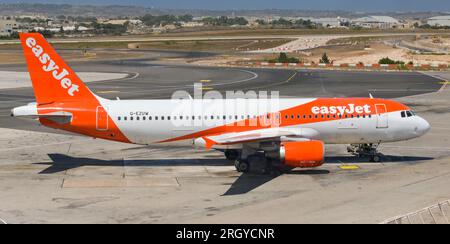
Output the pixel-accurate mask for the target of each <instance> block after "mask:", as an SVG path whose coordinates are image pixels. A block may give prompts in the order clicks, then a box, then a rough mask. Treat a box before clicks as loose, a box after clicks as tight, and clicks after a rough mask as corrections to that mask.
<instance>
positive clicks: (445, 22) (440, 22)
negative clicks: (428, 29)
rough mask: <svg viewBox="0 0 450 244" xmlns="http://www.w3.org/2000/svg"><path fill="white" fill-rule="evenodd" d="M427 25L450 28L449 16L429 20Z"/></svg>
mask: <svg viewBox="0 0 450 244" xmlns="http://www.w3.org/2000/svg"><path fill="white" fill-rule="evenodd" d="M427 24H429V25H431V26H450V15H447V16H436V17H433V18H429V19H428V21H427Z"/></svg>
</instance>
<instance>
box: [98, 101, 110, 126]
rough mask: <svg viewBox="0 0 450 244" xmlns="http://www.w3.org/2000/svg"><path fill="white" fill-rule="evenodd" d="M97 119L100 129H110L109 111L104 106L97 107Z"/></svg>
mask: <svg viewBox="0 0 450 244" xmlns="http://www.w3.org/2000/svg"><path fill="white" fill-rule="evenodd" d="M96 114H97V116H96V117H97V120H96V128H97V130H98V131H107V130H108V113H107V112H106V109H105V108H104V107H101V106H98V107H97V111H96Z"/></svg>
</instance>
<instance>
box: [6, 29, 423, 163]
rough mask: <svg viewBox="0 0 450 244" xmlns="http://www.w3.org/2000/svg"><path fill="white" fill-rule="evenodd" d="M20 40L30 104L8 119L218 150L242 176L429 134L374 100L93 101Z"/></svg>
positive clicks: (56, 64)
mask: <svg viewBox="0 0 450 244" xmlns="http://www.w3.org/2000/svg"><path fill="white" fill-rule="evenodd" d="M20 39H21V43H22V47H23V50H24V54H25V58H26V61H27V64H28V69H29V73H30V76H31V81H32V85H33V88H34V93H35V97H36V103H31V104H28V105H27V106H22V107H18V108H14V109H13V110H12V116H15V117H31V118H35V119H38V120H39V121H40V123H41V124H43V125H44V126H47V127H51V128H55V129H61V130H65V131H69V132H74V133H78V134H82V135H86V136H90V137H94V138H101V139H106V140H112V141H119V142H124V143H134V144H143V145H147V144H151V143H167V144H170V143H188V144H194V145H195V146H197V147H204V148H206V149H216V150H220V151H223V152H224V153H225V156H226V157H227V158H228V159H230V160H234V161H235V166H236V168H237V170H238V171H240V172H249V171H250V169H252V171H253V170H255V171H258V172H259V171H262V172H264V171H267V170H270V169H273V168H281V167H303V168H308V167H318V166H321V165H322V163H323V162H324V151H325V148H324V144H327V143H329V144H350V145H352V146H350V147H349V150H350V151H351V152H353V153H355V154H360V155H368V156H370V157H371V159H372V160H373V161H379V160H380V155H379V153H378V152H377V145H379V144H380V143H386V142H395V141H402V140H409V139H412V138H416V137H419V136H422V135H424V134H425V133H426V132H427V131H428V130H429V129H430V125H429V124H428V123H427V121H425V120H424V119H422V118H421V117H419V116H417V115H416V114H415V113H414V112H413V111H411V109H410V108H408V107H407V106H405V105H403V104H401V103H398V102H395V101H390V100H384V99H375V98H372V97H371V98H311V99H277V100H270V99H223V100H221V99H189V100H184V101H183V103H184V106H185V107H183V106H180V104H179V103H177V102H174V101H173V100H128V101H125V100H124V101H123V100H119V99H117V100H107V99H104V98H101V97H99V96H96V95H95V94H93V93H92V92H91V91H90V90H89V89H88V87H87V86H85V84H84V83H83V82H82V81H81V80H80V79H79V78H78V77H77V76H76V74H75V73H74V72H73V71H72V70H71V69H70V68H69V67H68V66H67V64H66V63H65V62H64V61H63V60H62V58H61V57H60V56H59V55H58V54H57V53H56V52H55V51H54V49H53V48H52V47H51V46H50V45H49V44H48V43H47V42H46V40H45V39H44V38H43V37H42V36H41V35H40V34H32V33H29V34H21V35H20ZM261 104H277V106H260V105H261ZM230 107H237V108H241V109H233V110H230V109H227V108H230ZM261 107H262V108H261ZM180 108H181V109H180ZM186 108H190V109H186ZM224 108H225V109H224ZM242 108H246V109H242ZM254 108H258V109H254ZM268 121H269V122H268Z"/></svg>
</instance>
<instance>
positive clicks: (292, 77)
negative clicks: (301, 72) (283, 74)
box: [286, 71, 298, 83]
mask: <svg viewBox="0 0 450 244" xmlns="http://www.w3.org/2000/svg"><path fill="white" fill-rule="evenodd" d="M297 74H298V72H297V71H295V74H293V75H291V77H289V79H287V80H286V83H289V81H291V80H292V79H294V77H295V76H296V75H297Z"/></svg>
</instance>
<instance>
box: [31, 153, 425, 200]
mask: <svg viewBox="0 0 450 244" xmlns="http://www.w3.org/2000/svg"><path fill="white" fill-rule="evenodd" d="M48 156H49V158H50V159H51V160H52V162H41V163H35V164H36V165H48V166H49V167H48V168H46V169H44V170H42V171H41V172H39V174H55V173H59V172H64V171H66V170H70V169H76V168H79V167H83V166H105V167H108V166H112V167H122V166H127V167H133V166H134V167H139V166H141V167H143V166H144V167H145V166H148V167H155V166H157V167H163V166H230V165H232V162H230V161H229V160H225V159H220V158H209V159H138V160H129V161H124V160H101V159H93V158H82V157H71V156H68V155H64V154H48ZM382 159H383V163H396V162H405V163H411V162H419V161H424V160H432V159H433V158H429V157H401V156H383V157H382ZM333 163H360V164H363V163H370V162H369V160H368V159H367V158H358V157H352V156H334V157H327V158H326V163H325V164H333ZM329 173H330V171H328V170H324V169H306V170H305V169H290V170H286V171H284V172H282V173H277V174H272V175H258V174H241V175H240V176H239V177H238V178H237V179H236V181H234V182H233V183H232V184H231V186H230V188H229V189H228V190H227V191H226V192H225V193H224V194H223V195H222V196H235V195H242V194H246V193H249V192H251V191H252V190H254V189H256V188H258V187H260V186H262V185H264V184H266V183H268V182H270V181H272V180H274V179H276V178H278V177H279V176H281V175H283V174H291V175H327V174H329Z"/></svg>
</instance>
